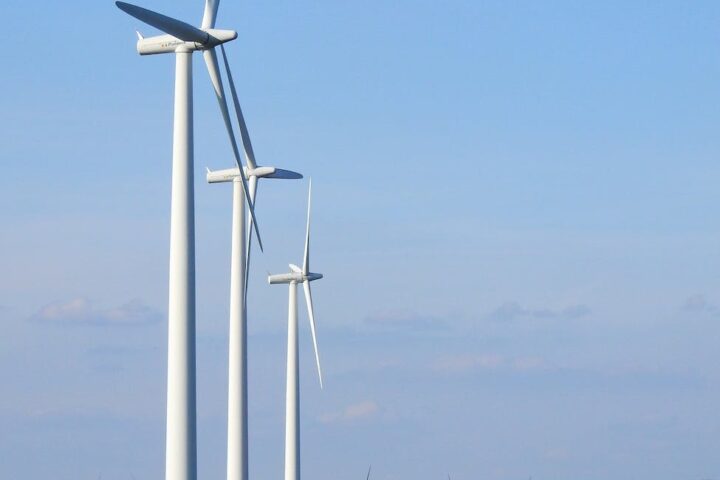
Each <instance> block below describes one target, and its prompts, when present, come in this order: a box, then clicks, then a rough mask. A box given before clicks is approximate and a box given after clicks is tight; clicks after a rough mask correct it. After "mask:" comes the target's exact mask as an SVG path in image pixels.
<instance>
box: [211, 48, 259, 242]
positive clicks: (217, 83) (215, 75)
mask: <svg viewBox="0 0 720 480" xmlns="http://www.w3.org/2000/svg"><path fill="white" fill-rule="evenodd" d="M203 58H205V64H206V65H207V68H208V73H209V74H210V81H211V82H212V84H213V88H214V89H215V96H216V97H217V99H218V104H219V105H220V112H221V113H222V117H223V120H224V122H225V129H226V130H227V132H228V136H229V137H230V144H231V145H232V150H233V155H234V156H235V162H236V163H237V166H238V168H239V169H240V172H239V173H240V179H241V180H242V183H243V190H244V192H245V200H246V201H247V203H248V207H249V208H248V210H250V217H251V218H252V222H253V224H254V225H255V235H256V236H257V239H258V245H260V250H261V251H262V250H263V244H262V240H261V239H260V231H259V229H258V225H257V219H256V218H255V206H254V205H253V201H252V199H251V198H250V193H249V188H248V183H247V180H246V178H245V169H244V168H243V165H242V161H241V160H240V152H239V150H238V146H237V141H236V140H235V132H233V128H232V123H231V122H230V114H229V113H228V107H227V101H226V100H225V90H224V89H223V85H222V79H221V78H220V69H219V67H218V61H217V55H216V53H215V49H214V48H210V49H208V50H205V51H203Z"/></svg>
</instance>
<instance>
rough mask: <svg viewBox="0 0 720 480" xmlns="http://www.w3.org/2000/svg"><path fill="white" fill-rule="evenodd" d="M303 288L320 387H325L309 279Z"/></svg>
mask: <svg viewBox="0 0 720 480" xmlns="http://www.w3.org/2000/svg"><path fill="white" fill-rule="evenodd" d="M303 290H304V291H305V302H306V303H307V309H308V317H309V318H310V331H311V332H312V341H313V347H314V348H315V363H316V364H317V370H318V378H319V379H320V388H323V379H322V371H321V370H320V354H319V353H318V346H317V336H316V335H315V314H314V312H313V303H312V293H310V281H309V280H305V281H304V282H303Z"/></svg>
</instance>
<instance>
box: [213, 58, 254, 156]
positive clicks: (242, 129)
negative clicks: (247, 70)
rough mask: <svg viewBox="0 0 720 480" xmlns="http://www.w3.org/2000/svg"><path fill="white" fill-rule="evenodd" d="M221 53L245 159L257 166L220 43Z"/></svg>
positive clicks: (233, 83)
mask: <svg viewBox="0 0 720 480" xmlns="http://www.w3.org/2000/svg"><path fill="white" fill-rule="evenodd" d="M220 48H221V49H222V54H223V61H224V62H225V71H226V72H227V76H228V83H229V84H230V93H232V98H233V102H234V103H235V114H236V115H237V120H238V124H239V125H240V138H242V143H243V148H244V149H245V159H246V160H247V163H248V166H249V167H250V168H257V163H256V162H255V152H253V148H252V143H251V142H250V134H249V133H248V129H247V125H246V124H245V117H244V116H243V113H242V108H240V101H239V100H238V96H237V91H236V90H235V82H234V81H233V78H232V73H231V72H230V64H229V63H228V60H227V55H226V54H225V47H224V46H222V45H220Z"/></svg>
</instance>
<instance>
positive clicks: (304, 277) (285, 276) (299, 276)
mask: <svg viewBox="0 0 720 480" xmlns="http://www.w3.org/2000/svg"><path fill="white" fill-rule="evenodd" d="M290 270H292V271H291V272H288V273H278V274H275V275H268V283H269V284H270V285H277V284H279V283H303V282H305V281H308V282H312V281H315V280H320V279H321V278H323V276H322V273H313V272H308V273H303V272H302V270H301V269H300V268H299V267H297V266H295V265H292V264H291V265H290Z"/></svg>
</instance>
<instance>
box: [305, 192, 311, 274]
mask: <svg viewBox="0 0 720 480" xmlns="http://www.w3.org/2000/svg"><path fill="white" fill-rule="evenodd" d="M311 198H312V179H310V186H309V187H308V211H307V228H306V229H305V254H304V256H303V273H304V274H305V275H307V274H308V272H310V200H311Z"/></svg>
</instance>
